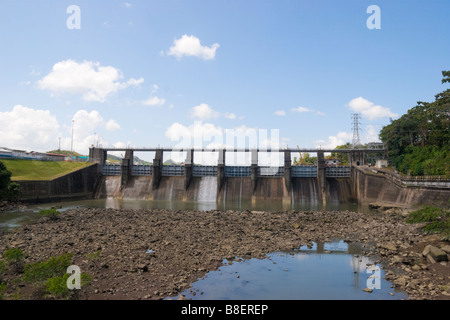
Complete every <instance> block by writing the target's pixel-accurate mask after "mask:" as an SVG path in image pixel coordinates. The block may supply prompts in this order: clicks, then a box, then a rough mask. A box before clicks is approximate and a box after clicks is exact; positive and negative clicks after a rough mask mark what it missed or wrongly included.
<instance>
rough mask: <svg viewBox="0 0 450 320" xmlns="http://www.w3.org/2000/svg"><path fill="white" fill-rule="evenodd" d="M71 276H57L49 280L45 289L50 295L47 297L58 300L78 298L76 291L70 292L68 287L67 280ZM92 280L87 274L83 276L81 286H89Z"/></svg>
mask: <svg viewBox="0 0 450 320" xmlns="http://www.w3.org/2000/svg"><path fill="white" fill-rule="evenodd" d="M69 277H70V275H69V274H68V273H66V274H64V275H63V276H56V277H52V278H50V279H48V280H47V281H46V282H45V289H46V292H47V293H48V295H47V296H52V297H54V298H57V299H70V298H73V297H74V296H76V294H77V292H78V291H76V289H74V290H70V289H69V288H68V287H67V279H69ZM91 280H92V278H91V276H89V275H88V274H86V273H82V274H81V286H84V285H87V284H89V283H90V282H91Z"/></svg>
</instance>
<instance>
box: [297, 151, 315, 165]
mask: <svg viewBox="0 0 450 320" xmlns="http://www.w3.org/2000/svg"><path fill="white" fill-rule="evenodd" d="M302 156H303V162H302V161H301V160H300V159H299V160H297V157H294V161H293V164H294V165H296V166H298V165H307V166H308V165H315V164H316V163H317V157H311V155H310V154H309V153H308V152H302Z"/></svg>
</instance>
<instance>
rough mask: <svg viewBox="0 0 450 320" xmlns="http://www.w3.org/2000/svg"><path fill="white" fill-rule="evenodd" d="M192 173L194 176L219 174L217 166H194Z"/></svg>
mask: <svg viewBox="0 0 450 320" xmlns="http://www.w3.org/2000/svg"><path fill="white" fill-rule="evenodd" d="M192 175H193V176H194V177H209V176H217V167H216V166H193V168H192Z"/></svg>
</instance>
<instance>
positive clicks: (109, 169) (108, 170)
mask: <svg viewBox="0 0 450 320" xmlns="http://www.w3.org/2000/svg"><path fill="white" fill-rule="evenodd" d="M121 171H122V170H121V166H120V165H117V164H106V165H104V166H103V169H102V174H103V175H104V176H120V173H121Z"/></svg>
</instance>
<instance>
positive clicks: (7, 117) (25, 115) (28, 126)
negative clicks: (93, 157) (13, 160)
mask: <svg viewBox="0 0 450 320" xmlns="http://www.w3.org/2000/svg"><path fill="white" fill-rule="evenodd" d="M118 129H120V125H119V124H118V123H117V122H116V121H115V120H113V119H110V120H108V121H106V120H105V119H104V118H103V117H102V116H101V115H100V113H99V112H98V111H96V110H93V111H91V112H88V111H86V110H78V111H77V112H76V113H75V114H74V116H73V117H72V119H71V121H70V122H69V123H66V124H61V123H60V122H59V121H58V120H57V118H56V116H55V115H53V114H51V112H50V111H49V110H36V109H33V108H29V107H25V106H22V105H16V106H14V107H13V108H12V110H11V111H5V112H0V146H1V147H7V148H11V149H20V150H27V151H32V150H34V151H40V152H46V151H49V150H54V149H57V148H58V147H59V143H61V149H63V150H70V149H71V148H73V150H74V151H77V152H80V153H82V154H88V151H89V147H90V146H91V145H92V144H94V143H95V144H97V143H98V142H99V140H100V139H101V140H102V141H101V144H102V145H103V146H109V145H110V143H109V142H108V141H107V140H105V139H103V137H102V132H103V131H105V130H106V131H113V130H118ZM72 132H73V145H72ZM60 138H61V140H60Z"/></svg>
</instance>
